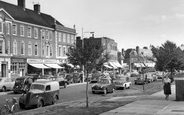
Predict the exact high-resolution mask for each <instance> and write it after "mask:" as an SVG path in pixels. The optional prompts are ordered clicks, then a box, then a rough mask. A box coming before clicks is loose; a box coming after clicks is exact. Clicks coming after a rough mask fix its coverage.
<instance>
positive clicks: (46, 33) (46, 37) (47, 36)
mask: <svg viewBox="0 0 184 115" xmlns="http://www.w3.org/2000/svg"><path fill="white" fill-rule="evenodd" d="M45 39H46V40H49V32H48V30H46V31H45Z"/></svg>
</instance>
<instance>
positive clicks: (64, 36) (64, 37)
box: [63, 33, 66, 42]
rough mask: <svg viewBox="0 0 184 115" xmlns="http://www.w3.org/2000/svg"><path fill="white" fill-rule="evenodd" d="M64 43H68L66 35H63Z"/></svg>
mask: <svg viewBox="0 0 184 115" xmlns="http://www.w3.org/2000/svg"><path fill="white" fill-rule="evenodd" d="M63 42H66V34H65V33H63Z"/></svg>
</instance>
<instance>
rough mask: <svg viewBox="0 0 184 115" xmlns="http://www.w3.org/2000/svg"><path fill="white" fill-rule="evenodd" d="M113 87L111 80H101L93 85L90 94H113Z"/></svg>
mask: <svg viewBox="0 0 184 115" xmlns="http://www.w3.org/2000/svg"><path fill="white" fill-rule="evenodd" d="M114 89H115V85H114V84H113V83H112V81H111V79H108V78H101V79H99V81H98V82H97V83H96V84H94V85H93V86H92V88H91V90H92V93H100V92H102V93H104V94H107V93H108V92H112V93H113V92H114Z"/></svg>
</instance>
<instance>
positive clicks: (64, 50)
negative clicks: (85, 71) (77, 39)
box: [63, 46, 67, 56]
mask: <svg viewBox="0 0 184 115" xmlns="http://www.w3.org/2000/svg"><path fill="white" fill-rule="evenodd" d="M66 51H67V50H66V46H63V56H66V53H67V52H66Z"/></svg>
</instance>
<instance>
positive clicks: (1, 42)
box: [0, 40, 3, 54]
mask: <svg viewBox="0 0 184 115" xmlns="http://www.w3.org/2000/svg"><path fill="white" fill-rule="evenodd" d="M2 53H3V40H0V54H2Z"/></svg>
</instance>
